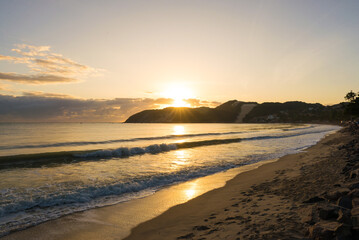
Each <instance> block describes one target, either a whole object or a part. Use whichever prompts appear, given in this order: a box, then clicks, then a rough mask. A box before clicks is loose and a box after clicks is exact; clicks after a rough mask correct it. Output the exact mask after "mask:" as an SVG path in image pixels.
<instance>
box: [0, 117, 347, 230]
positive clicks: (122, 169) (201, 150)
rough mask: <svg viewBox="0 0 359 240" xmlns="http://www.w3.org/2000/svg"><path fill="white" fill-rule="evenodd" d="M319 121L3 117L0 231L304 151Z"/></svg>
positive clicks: (324, 130)
mask: <svg viewBox="0 0 359 240" xmlns="http://www.w3.org/2000/svg"><path fill="white" fill-rule="evenodd" d="M339 128H340V127H338V126H332V125H316V124H121V123H0V194H1V198H0V236H4V235H6V234H8V233H9V232H11V231H16V230H20V229H24V228H27V227H30V226H34V225H37V224H39V223H42V222H45V221H48V220H51V219H56V218H59V217H61V216H64V215H67V214H70V213H74V212H78V211H84V210H88V209H92V208H96V207H102V206H108V205H113V204H117V203H121V202H124V201H131V200H133V199H136V198H141V197H145V196H148V195H150V194H153V193H154V192H156V191H158V190H160V189H162V188H164V187H166V186H169V185H173V184H176V183H181V182H185V181H190V180H192V179H195V178H199V177H204V176H207V175H211V174H214V173H218V172H221V171H226V170H228V169H232V168H237V167H241V166H244V165H249V164H254V163H257V162H260V161H264V160H269V159H276V158H279V157H282V156H284V155H287V154H292V153H297V152H299V151H302V150H304V149H306V148H308V147H310V146H312V145H314V144H315V143H317V142H318V141H319V140H320V139H321V138H323V137H324V136H326V135H327V134H330V133H332V132H334V131H336V130H338V129H339Z"/></svg>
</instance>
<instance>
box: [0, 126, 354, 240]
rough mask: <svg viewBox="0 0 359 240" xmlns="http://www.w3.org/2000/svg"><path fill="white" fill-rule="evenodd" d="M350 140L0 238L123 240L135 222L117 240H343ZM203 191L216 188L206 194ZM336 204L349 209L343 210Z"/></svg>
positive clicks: (350, 230) (349, 224)
mask: <svg viewBox="0 0 359 240" xmlns="http://www.w3.org/2000/svg"><path fill="white" fill-rule="evenodd" d="M357 136H358V135H355V134H353V132H352V131H348V130H346V129H343V130H340V131H338V132H336V133H334V134H331V135H329V136H327V137H325V138H324V139H322V140H321V141H320V142H319V143H318V144H316V145H314V146H312V147H310V148H308V149H306V150H305V151H303V152H301V153H298V154H292V155H287V156H284V157H282V158H280V159H279V160H278V161H275V162H270V163H266V164H264V165H261V166H259V167H258V168H255V169H252V170H249V171H248V169H246V171H244V172H241V173H239V174H238V175H237V176H236V177H234V178H232V177H233V176H235V174H237V173H238V172H237V173H235V172H233V170H232V173H227V175H217V177H213V176H209V177H208V179H206V178H203V179H202V180H201V181H198V182H194V181H192V182H189V183H185V184H183V185H178V186H173V187H170V188H168V189H164V190H162V191H159V192H158V193H156V194H154V195H152V196H150V197H147V198H143V199H138V200H135V201H132V202H129V203H123V204H118V205H114V206H109V207H103V208H98V209H93V210H89V211H85V212H81V213H75V214H71V215H69V216H65V217H62V218H59V219H56V220H52V221H49V222H45V223H43V224H40V225H38V226H35V227H32V228H28V229H25V230H23V231H19V232H15V233H12V234H10V235H7V236H5V237H3V239H7V240H8V239H123V238H124V237H126V236H127V235H128V234H129V230H130V229H131V228H132V227H134V226H132V225H128V226H126V224H124V223H125V222H126V221H127V220H129V221H132V223H134V222H136V221H137V224H138V223H141V222H142V223H141V224H139V225H138V226H136V227H135V228H133V229H132V230H131V234H130V235H129V236H127V237H126V238H125V239H306V238H312V239H332V238H333V239H334V238H335V237H336V236H339V235H340V236H344V237H348V236H349V239H350V238H351V236H353V234H354V235H355V234H356V231H355V228H356V225H355V224H356V222H355V221H352V220H351V219H353V218H355V214H356V213H351V208H353V210H352V212H353V211H354V212H355V203H356V201H357V200H356V199H355V197H356V196H359V194H357V193H356V191H357V190H356V189H354V190H352V191H351V189H353V188H356V187H355V183H357V182H358V181H359V180H357V179H356V177H357V176H359V175H358V174H357V173H356V170H355V169H356V167H355V166H356V165H355V164H354V163H353V161H354V162H355V161H356V160H357V155H355V154H353V151H357V150H355V149H358V148H357V147H356V146H357V144H358V143H357V142H358V141H357ZM353 156H354V157H353ZM353 159H354V160H353ZM234 173H235V174H234ZM223 174H225V173H223ZM230 174H232V175H230ZM233 174H234V175H233ZM231 178H232V179H231ZM228 179H230V180H229V181H228V182H227V183H226V184H225V186H224V187H222V186H223V185H224V182H225V181H224V180H228ZM196 181H197V180H196ZM221 181H222V182H221ZM194 183H195V184H194ZM353 184H354V187H353V186H352V185H353ZM358 185H359V184H358ZM193 186H196V189H197V190H198V191H197V190H196V191H197V193H196V195H195V196H194V197H195V198H193V199H191V200H189V201H187V200H188V199H184V196H185V195H184V194H183V193H184V192H186V193H188V189H191V187H192V188H193ZM211 186H212V189H213V188H217V189H214V190H211V191H209V192H207V191H208V187H211ZM206 187H207V189H206ZM192 190H193V189H192ZM353 191H354V193H353ZM204 192H206V193H204ZM358 192H359V191H358ZM190 193H191V192H190ZM202 193H204V194H202ZM199 194H202V195H200V196H198V195H199ZM196 196H197V197H196ZM181 197H182V198H183V199H181V200H180V201H174V200H177V199H179V198H181ZM187 197H188V198H191V197H190V196H187ZM342 198H347V200H348V199H349V201H350V202H352V201H353V204H352V203H350V205H351V206H349V207H348V206H347V205H345V204H346V203H347V202H348V201H346V202H345V201H341V199H342ZM344 200H345V199H344ZM340 201H341V202H340ZM343 204H344V205H343ZM168 208H169V209H168ZM323 209H324V210H323ZM323 211H324V213H323ZM323 214H324V215H323ZM133 219H136V221H134V220H133ZM348 219H349V220H348ZM137 224H136V225H137ZM124 226H125V227H126V228H127V229H128V230H126V229H123V227H124ZM323 236H324V237H323ZM342 239H347V238H342Z"/></svg>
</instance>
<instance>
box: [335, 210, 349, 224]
mask: <svg viewBox="0 0 359 240" xmlns="http://www.w3.org/2000/svg"><path fill="white" fill-rule="evenodd" d="M337 221H338V222H340V223H344V224H348V225H351V224H352V219H351V213H350V210H348V209H344V208H342V209H339V212H338V218H337Z"/></svg>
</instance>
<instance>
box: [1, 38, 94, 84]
mask: <svg viewBox="0 0 359 240" xmlns="http://www.w3.org/2000/svg"><path fill="white" fill-rule="evenodd" d="M15 46H16V48H14V49H12V51H13V52H15V53H17V54H19V55H20V57H18V56H5V55H0V61H1V60H3V61H9V62H11V63H15V64H19V63H22V64H26V66H27V67H28V68H29V70H30V73H28V74H19V73H9V72H0V80H6V81H13V82H19V83H25V84H48V83H64V82H76V81H78V80H79V78H82V77H86V76H88V75H90V74H94V73H98V72H99V70H98V69H94V68H91V67H89V66H86V65H83V64H80V63H77V62H75V61H74V60H72V59H69V58H66V57H64V56H63V55H62V54H59V53H53V52H50V46H32V45H27V44H17V45H15Z"/></svg>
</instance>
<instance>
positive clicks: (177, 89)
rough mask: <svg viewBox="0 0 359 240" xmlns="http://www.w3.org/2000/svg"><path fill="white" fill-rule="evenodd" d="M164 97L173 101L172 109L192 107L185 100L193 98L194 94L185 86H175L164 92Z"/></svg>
mask: <svg viewBox="0 0 359 240" xmlns="http://www.w3.org/2000/svg"><path fill="white" fill-rule="evenodd" d="M163 96H164V97H166V98H171V99H173V103H172V104H171V107H191V104H190V103H188V102H187V101H185V100H186V99H189V98H193V93H192V91H191V90H190V89H189V88H186V87H185V86H183V85H180V84H173V85H171V86H170V87H169V88H167V89H166V90H165V91H164V92H163Z"/></svg>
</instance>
